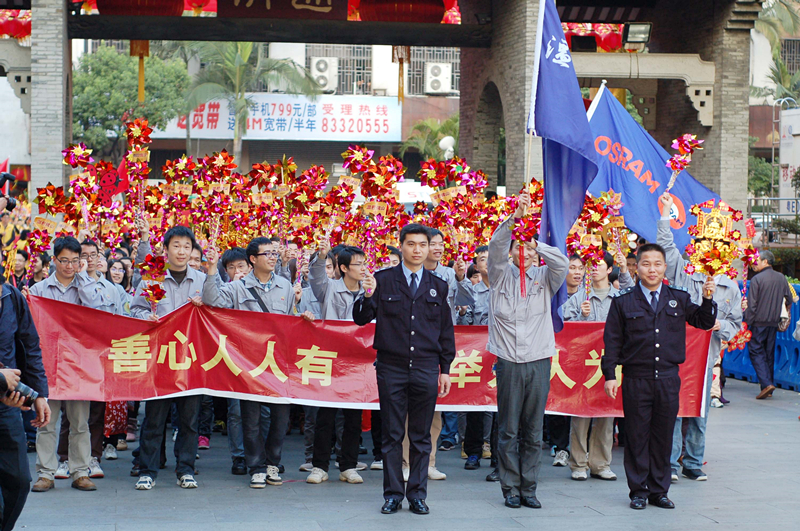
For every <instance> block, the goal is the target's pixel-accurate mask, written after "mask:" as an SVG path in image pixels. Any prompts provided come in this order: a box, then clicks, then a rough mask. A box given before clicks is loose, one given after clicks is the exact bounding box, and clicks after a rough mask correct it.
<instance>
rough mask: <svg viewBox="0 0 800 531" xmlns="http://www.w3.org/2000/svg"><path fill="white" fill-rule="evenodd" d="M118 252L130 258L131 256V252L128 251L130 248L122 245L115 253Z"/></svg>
mask: <svg viewBox="0 0 800 531" xmlns="http://www.w3.org/2000/svg"><path fill="white" fill-rule="evenodd" d="M117 251H122V254H123V255H125V256H130V255H131V252H130V251H129V250H128V248H127V247H124V246H122V245H120V246H119V247H117V248H116V249H114V252H117Z"/></svg>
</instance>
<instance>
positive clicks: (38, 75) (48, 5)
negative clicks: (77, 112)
mask: <svg viewBox="0 0 800 531" xmlns="http://www.w3.org/2000/svg"><path fill="white" fill-rule="evenodd" d="M71 55H72V54H71V46H70V42H69V39H68V38H67V11H66V4H65V2H64V0H33V3H32V29H31V71H32V75H33V80H32V82H33V86H32V89H31V191H32V193H34V194H35V188H37V187H38V188H41V187H43V186H45V185H46V184H47V182H48V181H50V182H52V183H53V184H55V185H56V186H59V185H61V184H64V181H65V176H66V175H67V169H68V168H69V167H68V166H64V164H62V161H61V150H62V149H64V148H65V147H66V146H67V144H68V143H69V141H70V139H71V138H72V101H71V100H72V98H71V95H72V90H71V88H72V87H71V74H72V64H71Z"/></svg>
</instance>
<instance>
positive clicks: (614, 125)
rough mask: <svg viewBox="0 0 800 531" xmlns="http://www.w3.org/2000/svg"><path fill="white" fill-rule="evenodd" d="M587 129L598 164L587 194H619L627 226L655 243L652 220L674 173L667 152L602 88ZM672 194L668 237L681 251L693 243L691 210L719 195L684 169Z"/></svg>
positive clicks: (593, 105)
mask: <svg viewBox="0 0 800 531" xmlns="http://www.w3.org/2000/svg"><path fill="white" fill-rule="evenodd" d="M589 125H590V126H591V128H592V135H593V138H594V148H595V150H596V152H597V155H598V156H597V159H598V164H599V166H600V170H599V171H598V173H597V178H596V179H595V180H594V182H593V183H592V185H591V186H590V187H589V192H590V193H591V194H592V195H593V196H595V197H596V196H599V195H600V194H601V193H602V192H606V191H608V190H610V189H613V190H614V192H616V193H619V194H622V203H623V204H624V206H623V207H622V210H621V213H622V215H623V216H624V218H625V225H626V226H627V227H628V228H629V229H631V230H632V231H633V232H635V233H636V234H638V235H640V236H643V237H644V238H645V239H647V241H650V242H655V241H656V233H657V226H656V222H657V221H658V220H659V219H661V210H660V205H661V202H660V201H659V197H660V196H661V194H663V193H664V191H665V190H666V189H667V184H668V183H669V179H670V176H671V175H672V170H671V169H669V168H667V166H666V163H667V160H669V158H670V154H669V153H667V151H666V150H665V149H664V148H662V147H661V146H660V145H659V144H658V142H656V141H655V139H654V138H653V137H652V136H650V134H649V133H648V132H647V131H645V130H644V128H643V127H642V126H641V125H639V124H638V123H636V120H634V119H633V117H631V115H630V114H628V111H627V110H625V107H623V106H622V104H621V103H620V102H619V101H617V98H615V97H614V96H613V95H612V94H611V93H610V92H609V91H608V90H606V88H605V86H603V87H601V88H600V91H599V92H598V93H597V95H596V96H595V98H594V101H593V102H592V106H591V107H590V108H589ZM670 193H671V194H672V197H673V200H674V202H675V204H674V205H673V207H672V212H671V213H670V218H671V225H672V235H673V237H674V239H675V245H677V247H678V249H683V248H685V247H686V246H687V245H688V244H689V242H690V241H691V239H692V237H691V236H690V235H689V232H688V228H689V226H690V225H694V224H695V223H696V222H697V218H696V217H695V216H692V215H691V214H690V213H689V209H690V208H692V205H694V204H697V203H702V202H703V201H707V200H709V199H712V198H713V199H716V200H717V201H719V196H718V195H717V194H715V193H714V192H712V191H711V190H709V189H708V188H706V187H705V186H703V185H702V184H700V183H699V182H697V180H695V179H694V177H692V176H691V175H689V173H688V172H687V171H682V172H681V173H680V174H679V175H678V178H677V180H676V181H675V185H674V186H673V187H672V190H670Z"/></svg>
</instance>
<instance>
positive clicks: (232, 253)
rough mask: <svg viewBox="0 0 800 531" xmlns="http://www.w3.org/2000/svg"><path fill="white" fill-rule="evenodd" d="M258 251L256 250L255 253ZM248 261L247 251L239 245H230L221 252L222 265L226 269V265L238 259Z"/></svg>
mask: <svg viewBox="0 0 800 531" xmlns="http://www.w3.org/2000/svg"><path fill="white" fill-rule="evenodd" d="M257 252H258V251H256V253H257ZM240 260H241V261H243V262H248V263H249V260H248V258H247V253H245V251H244V249H242V248H241V247H231V248H230V249H228V250H227V251H225V252H224V253H222V267H224V268H225V269H228V265H229V264H231V263H233V262H238V261H240Z"/></svg>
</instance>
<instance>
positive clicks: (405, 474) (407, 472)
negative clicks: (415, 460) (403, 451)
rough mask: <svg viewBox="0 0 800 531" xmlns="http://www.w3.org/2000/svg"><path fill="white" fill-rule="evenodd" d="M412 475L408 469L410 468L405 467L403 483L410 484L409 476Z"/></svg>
mask: <svg viewBox="0 0 800 531" xmlns="http://www.w3.org/2000/svg"><path fill="white" fill-rule="evenodd" d="M410 473H411V471H410V470H409V469H408V467H407V466H404V467H403V481H405V482H406V483H408V475H409V474H410Z"/></svg>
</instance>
